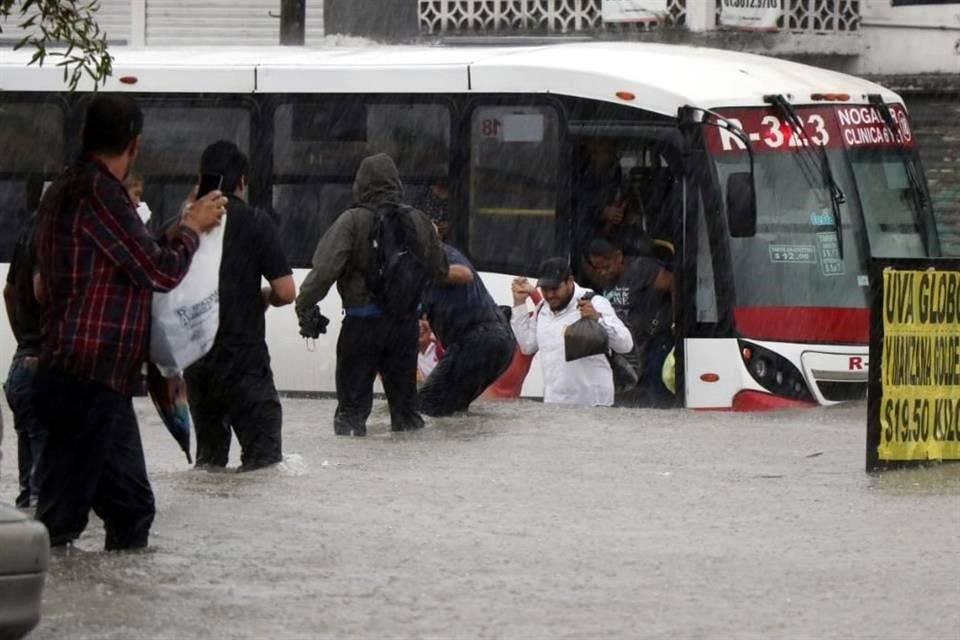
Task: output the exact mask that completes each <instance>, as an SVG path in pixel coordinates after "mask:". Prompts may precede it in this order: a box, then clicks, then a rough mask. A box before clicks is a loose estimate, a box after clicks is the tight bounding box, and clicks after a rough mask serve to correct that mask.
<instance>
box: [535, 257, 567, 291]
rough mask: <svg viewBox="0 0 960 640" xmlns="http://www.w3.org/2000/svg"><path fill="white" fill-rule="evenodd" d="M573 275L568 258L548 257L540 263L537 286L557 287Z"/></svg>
mask: <svg viewBox="0 0 960 640" xmlns="http://www.w3.org/2000/svg"><path fill="white" fill-rule="evenodd" d="M571 275H572V272H571V271H570V263H569V262H568V261H567V259H566V258H547V259H546V260H544V261H543V262H541V263H540V270H539V271H538V272H537V286H538V287H547V288H548V289H556V288H557V287H559V286H560V285H561V284H563V283H564V282H565V281H566V280H567V278H569V277H570V276H571Z"/></svg>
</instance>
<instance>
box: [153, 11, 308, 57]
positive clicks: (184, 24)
mask: <svg viewBox="0 0 960 640" xmlns="http://www.w3.org/2000/svg"><path fill="white" fill-rule="evenodd" d="M146 6H147V34H146V36H147V37H146V42H147V45H148V46H150V45H181V44H190V45H202V46H208V45H275V44H279V42H280V18H279V15H280V1H279V0H211V1H209V2H203V3H198V2H185V1H184V0H146ZM271 14H273V15H271ZM322 36H323V2H322V0H307V24H306V40H307V44H309V43H310V42H311V40H317V39H318V38H320V37H322Z"/></svg>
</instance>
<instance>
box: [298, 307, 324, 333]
mask: <svg viewBox="0 0 960 640" xmlns="http://www.w3.org/2000/svg"><path fill="white" fill-rule="evenodd" d="M298 319H299V320H300V335H301V336H303V337H304V338H311V339H313V340H316V339H317V338H318V337H319V336H320V334H321V333H326V332H327V325H328V324H330V318H328V317H327V316H325V315H323V314H322V313H320V305H316V306H314V307H313V308H312V309H310V310H309V311H307V312H306V313H304V314H302V315H300V316H299V318H298Z"/></svg>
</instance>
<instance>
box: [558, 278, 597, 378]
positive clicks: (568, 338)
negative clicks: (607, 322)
mask: <svg viewBox="0 0 960 640" xmlns="http://www.w3.org/2000/svg"><path fill="white" fill-rule="evenodd" d="M593 296H594V294H593V293H586V294H584V296H583V297H582V298H581V300H590V299H591V298H592V297H593ZM563 352H564V358H565V359H566V361H567V362H571V361H573V360H579V359H580V358H586V357H588V356H595V355H598V354H601V353H606V352H607V332H606V331H604V329H603V327H602V326H601V325H600V322H598V321H597V320H592V319H590V318H580V319H579V320H577V321H576V322H574V323H572V324H570V325H568V326H567V329H566V331H564V332H563Z"/></svg>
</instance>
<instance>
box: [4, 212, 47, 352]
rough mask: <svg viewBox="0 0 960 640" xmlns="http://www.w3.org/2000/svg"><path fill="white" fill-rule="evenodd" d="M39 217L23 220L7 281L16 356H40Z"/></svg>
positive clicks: (34, 216)
mask: <svg viewBox="0 0 960 640" xmlns="http://www.w3.org/2000/svg"><path fill="white" fill-rule="evenodd" d="M36 219H37V216H36V215H32V216H30V217H29V218H28V219H27V220H26V222H25V223H24V225H23V229H22V230H21V231H20V237H19V238H18V239H17V245H16V247H14V249H13V259H12V260H11V262H10V270H9V271H8V272H7V284H8V285H9V286H11V287H13V291H14V307H13V317H12V318H11V319H10V324H11V326H12V327H13V334H14V337H16V339H17V352H16V354H15V355H16V356H38V355H40V339H41V338H40V304H39V303H38V302H37V299H36V298H34V296H33V267H34V262H35V252H34V249H33V232H34V228H35V226H36Z"/></svg>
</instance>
